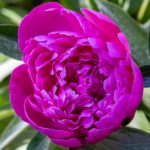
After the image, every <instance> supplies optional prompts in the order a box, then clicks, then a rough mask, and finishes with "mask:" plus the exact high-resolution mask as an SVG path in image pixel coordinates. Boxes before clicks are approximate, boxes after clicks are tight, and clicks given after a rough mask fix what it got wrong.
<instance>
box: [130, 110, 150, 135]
mask: <svg viewBox="0 0 150 150" xmlns="http://www.w3.org/2000/svg"><path fill="white" fill-rule="evenodd" d="M127 126H128V127H132V128H137V129H141V130H143V131H145V132H148V133H150V123H149V121H148V119H147V118H146V116H145V114H144V112H143V111H142V110H137V111H136V114H135V116H134V118H133V120H132V121H131V122H130V123H129V124H128V125H127Z"/></svg>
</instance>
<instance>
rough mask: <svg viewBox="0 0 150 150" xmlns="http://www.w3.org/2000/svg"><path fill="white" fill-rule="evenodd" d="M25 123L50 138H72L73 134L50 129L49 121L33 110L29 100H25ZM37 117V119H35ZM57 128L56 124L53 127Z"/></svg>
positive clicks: (50, 123)
mask: <svg viewBox="0 0 150 150" xmlns="http://www.w3.org/2000/svg"><path fill="white" fill-rule="evenodd" d="M24 109H25V115H26V118H27V122H28V123H29V124H30V125H31V126H32V127H33V128H35V129H37V130H39V131H40V132H42V133H44V134H46V135H47V136H49V137H50V138H67V137H71V136H73V132H70V131H65V130H61V129H52V128H50V127H52V126H53V124H52V122H51V120H50V119H49V118H46V117H45V116H44V115H43V113H42V112H39V111H36V110H35V109H33V107H32V105H31V103H30V100H29V99H28V98H27V99H26V101H25V105H24ZM37 116H38V117H37ZM54 126H55V127H56V128H57V124H55V125H54Z"/></svg>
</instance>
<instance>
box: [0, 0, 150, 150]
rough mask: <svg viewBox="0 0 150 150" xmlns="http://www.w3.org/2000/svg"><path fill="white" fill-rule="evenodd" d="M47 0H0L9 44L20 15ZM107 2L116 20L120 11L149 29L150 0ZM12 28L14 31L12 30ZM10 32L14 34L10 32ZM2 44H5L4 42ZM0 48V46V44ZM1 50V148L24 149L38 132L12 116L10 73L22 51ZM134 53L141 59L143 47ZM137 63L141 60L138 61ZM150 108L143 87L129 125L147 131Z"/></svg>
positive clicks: (149, 92)
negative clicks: (16, 52) (114, 9)
mask: <svg viewBox="0 0 150 150" xmlns="http://www.w3.org/2000/svg"><path fill="white" fill-rule="evenodd" d="M48 1H50V0H0V35H4V34H6V35H8V36H9V40H10V41H13V45H12V47H14V46H15V47H17V46H16V45H17V28H18V26H19V23H20V21H21V19H22V17H23V16H24V15H26V14H27V13H28V12H29V11H30V10H31V9H32V8H33V7H35V6H36V5H39V4H41V3H43V2H48ZM53 1H54V0H53ZM57 1H59V2H60V3H62V4H63V5H64V6H65V7H67V8H69V9H73V10H77V11H79V8H80V7H87V8H90V9H98V10H99V8H98V7H97V6H96V5H95V3H93V1H92V0H57ZM99 1H100V0H99ZM105 1H106V0H105ZM108 3H113V4H112V7H114V8H117V9H118V10H119V11H120V12H118V16H117V14H115V12H114V14H113V15H114V18H115V19H116V20H117V19H118V18H117V17H120V16H121V15H123V17H124V15H125V17H127V18H128V17H130V18H129V20H130V19H132V20H131V22H133V24H134V23H136V24H139V26H140V27H141V28H140V29H141V30H142V32H145V33H146V34H147V33H148V31H149V27H150V0H110V1H109V2H108ZM112 12H113V11H112ZM121 19H122V20H121ZM120 20H121V22H122V21H126V20H123V18H120ZM125 23H126V24H127V25H126V28H127V30H128V28H129V29H130V26H131V25H130V24H128V23H127V22H125ZM125 23H124V24H125ZM4 25H8V26H9V27H10V28H8V29H5V28H3V27H4ZM11 28H13V30H11V32H9V29H11ZM4 29H5V30H4ZM12 31H13V32H14V33H12ZM138 32H141V31H138ZM11 34H12V35H13V36H11ZM133 36H134V35H133ZM135 36H136V35H135ZM136 38H140V37H136ZM3 40H4V41H2V39H1V37H0V43H1V42H5V41H7V40H8V39H7V38H6V39H3ZM137 41H138V40H137ZM139 42H141V40H139ZM147 43H148V38H147ZM131 44H132V42H131ZM5 46H6V47H7V45H5ZM0 48H2V47H1V45H0ZM137 49H138V48H137ZM3 51H4V54H6V55H7V56H6V55H4V54H2V53H0V150H1V149H4V150H25V149H26V148H27V147H28V144H29V143H30V142H31V141H32V138H33V137H35V135H36V134H37V132H36V131H35V130H33V129H31V127H29V126H28V125H27V124H26V123H24V122H22V121H20V119H18V118H17V117H16V116H15V113H14V111H13V110H12V109H11V105H10V101H9V79H10V74H11V72H12V70H13V69H14V68H15V67H17V66H18V65H20V64H21V63H22V62H21V61H20V60H18V58H20V56H18V55H21V54H16V56H14V58H16V59H14V58H9V54H7V53H5V49H4V50H3ZM10 51H11V50H10ZM133 53H134V54H135V55H134V56H137V55H138V56H137V58H138V59H139V60H140V58H141V56H142V49H141V51H140V49H139V52H138V53H137V52H133ZM142 57H143V56H142ZM137 63H138V64H140V62H137ZM149 108H150V89H149V88H145V90H144V97H143V102H142V104H141V105H140V107H139V110H138V111H137V112H136V115H135V118H134V120H133V121H132V122H131V123H130V124H129V125H128V126H130V127H135V128H139V129H142V130H144V131H146V132H149V133H150V123H149V121H150V115H149V112H150V109H149ZM40 138H41V139H40V140H41V141H45V140H48V139H47V138H45V137H44V136H43V137H40ZM38 140H39V139H37V141H38ZM51 147H53V149H55V150H63V148H60V147H57V146H56V145H53V144H51ZM28 149H30V148H28Z"/></svg>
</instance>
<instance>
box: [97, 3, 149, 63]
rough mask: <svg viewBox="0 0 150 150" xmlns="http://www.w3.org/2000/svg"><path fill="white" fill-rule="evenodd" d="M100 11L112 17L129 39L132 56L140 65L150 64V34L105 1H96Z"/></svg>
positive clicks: (118, 8)
mask: <svg viewBox="0 0 150 150" xmlns="http://www.w3.org/2000/svg"><path fill="white" fill-rule="evenodd" d="M95 3H96V4H97V7H98V9H99V10H100V11H102V12H103V13H105V14H106V15H108V16H110V17H111V18H112V19H113V20H114V21H115V22H116V23H117V25H118V26H119V27H120V28H121V30H122V31H123V32H124V33H125V34H126V36H127V37H128V40H129V43H130V46H131V48H132V54H133V57H134V59H135V60H136V61H137V62H138V63H139V65H147V64H150V57H149V47H148V34H147V33H146V32H145V31H144V30H143V29H142V28H141V27H140V26H139V24H138V23H137V22H135V21H134V20H133V19H132V18H131V17H130V16H129V15H128V14H127V13H125V12H124V11H123V10H122V9H121V8H120V7H118V6H117V5H114V4H112V3H110V2H104V1H103V0H95Z"/></svg>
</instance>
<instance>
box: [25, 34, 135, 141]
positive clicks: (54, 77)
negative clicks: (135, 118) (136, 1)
mask: <svg viewBox="0 0 150 150" xmlns="http://www.w3.org/2000/svg"><path fill="white" fill-rule="evenodd" d="M99 39H100V37H99ZM91 40H97V39H96V38H95V39H93V38H92V37H91V38H89V37H88V38H87V37H83V36H82V35H80V34H75V33H71V32H54V33H49V34H48V35H41V36H36V37H34V38H31V39H30V40H28V41H27V42H26V47H25V49H24V58H23V59H24V61H25V63H26V64H27V66H28V72H29V74H30V78H31V80H32V82H33V85H34V94H33V95H30V96H29V97H28V99H29V101H30V105H31V107H32V109H33V110H35V111H37V112H39V113H40V114H42V117H44V118H46V122H45V123H44V121H43V122H42V123H41V122H40V120H38V118H36V119H35V120H34V119H33V120H34V121H35V122H36V123H37V124H38V123H39V122H40V123H39V124H40V125H41V124H42V126H43V127H47V128H52V129H58V130H59V129H61V130H65V131H71V132H72V135H69V136H73V137H74V136H76V137H77V138H78V139H83V137H81V135H82V136H85V137H86V135H87V134H88V132H89V130H91V129H92V128H98V127H99V126H98V124H97V123H98V122H99V121H100V120H101V118H103V117H104V116H105V115H108V114H111V113H112V109H113V106H114V105H115V103H116V102H117V99H118V98H119V96H121V95H123V94H125V93H130V92H131V86H132V82H133V77H132V69H131V67H130V66H131V64H130V59H129V58H128V54H126V52H121V53H119V54H117V55H114V52H112V51H114V49H117V47H115V45H113V43H109V44H107V42H106V41H104V40H101V41H100V42H101V48H100V49H97V48H96V47H94V46H93V45H91ZM92 43H93V42H92ZM109 49H111V50H112V51H111V50H109ZM116 56H117V57H116ZM124 72H126V74H124ZM83 143H84V141H83Z"/></svg>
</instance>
